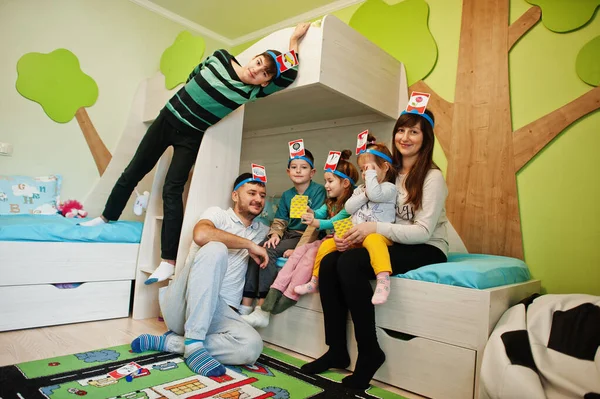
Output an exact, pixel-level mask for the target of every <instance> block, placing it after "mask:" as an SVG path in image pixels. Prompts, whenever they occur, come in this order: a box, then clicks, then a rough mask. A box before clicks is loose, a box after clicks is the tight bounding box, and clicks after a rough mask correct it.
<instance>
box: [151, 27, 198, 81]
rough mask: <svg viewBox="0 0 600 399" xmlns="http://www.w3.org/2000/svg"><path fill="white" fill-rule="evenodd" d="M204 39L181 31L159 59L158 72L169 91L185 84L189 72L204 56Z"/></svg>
mask: <svg viewBox="0 0 600 399" xmlns="http://www.w3.org/2000/svg"><path fill="white" fill-rule="evenodd" d="M204 49H205V44H204V39H203V38H202V37H200V36H194V35H192V34H191V33H190V32H187V31H183V32H181V33H180V34H179V35H177V38H175V41H174V42H173V44H172V45H171V46H170V47H169V48H167V49H166V50H165V51H164V53H163V54H162V56H161V57H160V71H161V72H162V74H163V75H165V86H166V87H167V89H169V90H171V89H172V88H174V87H175V86H177V85H178V84H180V83H185V81H186V80H187V78H188V76H189V75H190V72H192V70H193V69H194V68H195V67H196V66H197V65H198V64H199V63H200V60H202V56H203V55H204Z"/></svg>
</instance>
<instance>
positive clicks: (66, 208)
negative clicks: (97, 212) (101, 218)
mask: <svg viewBox="0 0 600 399" xmlns="http://www.w3.org/2000/svg"><path fill="white" fill-rule="evenodd" d="M58 212H59V213H60V214H61V215H63V216H64V217H66V218H84V217H86V216H87V215H88V213H87V211H84V210H83V205H82V204H81V202H79V201H77V200H67V201H65V202H62V203H60V204H59V205H58Z"/></svg>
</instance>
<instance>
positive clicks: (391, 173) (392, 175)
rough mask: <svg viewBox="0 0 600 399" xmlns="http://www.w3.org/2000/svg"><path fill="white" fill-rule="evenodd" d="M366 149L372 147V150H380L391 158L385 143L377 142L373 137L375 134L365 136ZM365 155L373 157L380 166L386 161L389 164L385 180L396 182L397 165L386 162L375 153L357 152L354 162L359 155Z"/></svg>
mask: <svg viewBox="0 0 600 399" xmlns="http://www.w3.org/2000/svg"><path fill="white" fill-rule="evenodd" d="M368 149H373V150H376V151H379V152H382V153H384V154H385V155H387V156H388V157H390V158H392V153H391V152H390V150H389V149H388V148H387V145H385V144H384V143H378V142H377V139H376V138H375V136H373V135H371V134H369V136H368V138H367V150H368ZM365 155H370V156H372V157H373V159H374V160H375V163H376V164H377V166H379V167H380V168H383V167H384V165H385V164H386V163H387V164H388V165H389V169H388V171H387V173H386V174H385V181H386V182H389V183H396V177H397V176H398V169H397V167H396V166H395V165H393V164H391V163H389V162H387V161H386V160H385V159H383V158H381V157H378V156H376V155H373V154H369V153H363V154H359V155H358V156H357V157H356V163H358V159H359V158H361V157H363V156H365Z"/></svg>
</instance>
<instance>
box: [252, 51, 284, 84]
mask: <svg viewBox="0 0 600 399" xmlns="http://www.w3.org/2000/svg"><path fill="white" fill-rule="evenodd" d="M269 51H271V52H272V53H273V54H275V55H276V56H278V55H281V52H280V51H277V50H267V51H265V52H264V53H261V54H258V55H257V56H255V57H254V58H256V57H260V56H261V55H262V56H263V59H264V60H265V66H266V67H267V73H268V74H269V75H270V76H271V79H269V82H270V81H271V80H273V78H274V77H275V76H277V63H276V62H275V59H274V58H273V57H272V56H271V54H269V53H268V52H269Z"/></svg>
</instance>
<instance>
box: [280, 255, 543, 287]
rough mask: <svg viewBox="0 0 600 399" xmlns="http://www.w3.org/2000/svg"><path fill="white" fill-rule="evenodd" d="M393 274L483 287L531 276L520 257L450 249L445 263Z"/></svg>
mask: <svg viewBox="0 0 600 399" xmlns="http://www.w3.org/2000/svg"><path fill="white" fill-rule="evenodd" d="M286 262H287V259H286V258H279V259H278V260H277V266H278V267H283V266H284V265H285V264H286ZM392 277H398V278H404V279H409V280H418V281H426V282H429V283H437V284H445V285H453V286H457V287H464V288H476V289H480V290H483V289H487V288H492V287H500V286H503V285H510V284H517V283H523V282H525V281H529V280H530V279H531V274H530V273H529V268H528V267H527V264H525V262H523V261H522V260H520V259H516V258H509V257H506V256H495V255H484V254H466V253H449V254H448V261H447V262H445V263H436V264H433V265H427V266H423V267H420V268H418V269H415V270H411V271H409V272H408V273H404V274H398V275H395V276H392Z"/></svg>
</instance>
